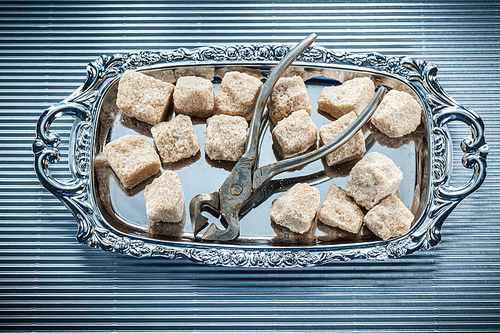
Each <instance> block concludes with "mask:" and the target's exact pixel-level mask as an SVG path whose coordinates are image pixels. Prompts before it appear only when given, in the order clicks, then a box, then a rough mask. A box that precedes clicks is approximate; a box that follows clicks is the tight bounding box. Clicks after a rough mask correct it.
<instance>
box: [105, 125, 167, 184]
mask: <svg viewBox="0 0 500 333" xmlns="http://www.w3.org/2000/svg"><path fill="white" fill-rule="evenodd" d="M104 154H105V155H106V157H107V159H108V162H109V165H110V166H111V168H112V169H113V170H114V172H115V173H116V175H117V176H118V178H119V179H120V181H121V183H122V185H123V187H124V188H127V189H129V188H132V187H134V186H135V185H137V184H139V183H140V182H142V181H143V180H146V179H147V178H149V177H151V176H152V175H154V174H156V173H157V172H158V171H159V170H160V166H161V163H160V158H159V157H158V155H157V154H156V151H155V149H154V147H153V145H152V144H151V143H150V142H149V141H148V140H147V139H146V138H145V137H142V136H139V135H126V136H123V137H121V138H119V139H116V140H114V141H111V142H110V143H108V144H107V145H106V146H105V147H104Z"/></svg>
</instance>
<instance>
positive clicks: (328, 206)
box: [318, 184, 364, 234]
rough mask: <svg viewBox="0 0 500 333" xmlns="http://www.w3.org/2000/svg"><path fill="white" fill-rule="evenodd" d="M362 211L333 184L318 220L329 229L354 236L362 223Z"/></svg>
mask: <svg viewBox="0 0 500 333" xmlns="http://www.w3.org/2000/svg"><path fill="white" fill-rule="evenodd" d="M363 217H364V214H363V211H362V210H361V208H360V207H359V206H358V205H357V204H356V202H355V201H354V200H353V199H352V198H351V197H349V196H348V195H347V193H346V192H345V191H344V190H343V189H341V188H340V187H338V186H337V185H335V184H332V185H331V186H330V189H329V190H328V194H327V195H326V198H325V201H324V202H323V205H322V206H321V209H320V210H319V213H318V219H319V220H320V221H321V222H322V223H324V224H326V225H328V226H331V227H336V228H340V229H342V230H345V231H348V232H350V233H353V234H356V233H358V232H359V229H360V228H361V224H362V223H363Z"/></svg>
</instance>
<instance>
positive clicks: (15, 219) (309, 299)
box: [0, 0, 500, 332]
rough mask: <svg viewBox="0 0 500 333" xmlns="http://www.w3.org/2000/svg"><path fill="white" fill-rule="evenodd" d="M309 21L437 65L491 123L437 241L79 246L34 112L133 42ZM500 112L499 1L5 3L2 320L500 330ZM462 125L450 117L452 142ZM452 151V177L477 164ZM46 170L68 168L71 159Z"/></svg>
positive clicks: (278, 29)
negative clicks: (223, 252)
mask: <svg viewBox="0 0 500 333" xmlns="http://www.w3.org/2000/svg"><path fill="white" fill-rule="evenodd" d="M310 32H316V33H317V34H318V35H319V39H318V41H317V44H320V45H323V46H326V47H329V48H335V49H342V50H351V51H357V52H364V51H378V52H380V53H383V54H387V55H409V56H413V57H416V58H420V59H425V60H428V61H430V62H433V63H435V64H437V65H438V67H439V68H440V70H439V78H440V82H441V83H442V85H443V86H444V87H445V89H446V90H447V91H448V92H449V94H450V95H451V96H453V97H454V98H455V99H456V100H457V101H458V102H459V103H461V104H463V105H464V106H467V107H469V108H471V109H473V110H475V111H476V112H478V113H479V114H480V115H481V117H482V118H483V119H484V121H485V123H486V126H487V141H488V142H489V143H490V145H491V151H492V152H491V153H490V155H489V157H488V162H489V166H488V168H489V174H488V177H487V180H486V182H485V184H484V185H483V186H482V187H481V189H480V190H479V191H478V192H476V193H475V194H474V195H472V196H471V197H469V198H467V199H466V200H465V201H464V202H463V203H462V204H461V205H459V207H458V208H457V209H456V210H455V211H454V212H453V213H452V215H451V216H450V217H449V218H448V219H447V221H446V222H445V224H444V228H443V241H442V243H441V244H440V245H439V246H438V247H437V248H435V249H433V250H431V251H426V252H422V253H418V254H415V255H412V256H409V257H406V258H403V259H398V260H392V261H388V262H380V263H379V262H365V261H356V262H352V263H336V264H331V265H327V266H322V267H317V268H308V269H292V270H286V271H278V270H271V269H265V270H262V269H260V270H245V269H229V268H216V267H207V266H201V265H196V264H193V263H191V262H187V261H165V260H161V259H151V260H137V259H133V258H129V257H123V256H119V255H115V254H111V253H104V252H101V251H98V250H94V249H91V248H88V247H86V246H83V245H80V244H78V243H76V241H75V239H74V236H75V233H76V223H75V222H74V220H73V218H72V216H71V214H70V213H69V212H68V211H67V210H66V209H65V208H64V207H63V206H62V205H61V204H60V203H59V202H58V201H57V200H56V199H55V198H54V197H53V196H52V195H50V194H49V193H48V192H47V191H45V190H44V189H43V188H42V187H41V186H40V184H39V183H38V181H37V179H36V177H35V175H34V172H33V167H32V162H33V155H32V152H31V143H32V141H33V139H34V128H35V124H36V121H37V119H38V117H39V115H40V114H41V112H42V111H43V110H44V109H45V108H47V107H48V106H50V105H51V104H53V103H56V102H58V101H60V100H61V99H63V98H64V97H66V96H67V95H69V94H70V93H71V92H72V91H73V90H75V89H76V88H77V87H78V86H79V85H80V84H81V83H82V82H83V79H84V77H85V66H86V64H87V63H88V62H90V61H92V60H94V59H95V58H96V57H98V56H99V55H101V54H113V53H124V52H129V51H136V50H148V49H149V50H166V49H170V48H177V47H180V46H184V47H196V46H203V45H207V44H229V43H239V44H241V43H271V42H272V43H293V42H295V41H297V40H299V39H301V38H302V37H303V36H305V35H306V34H308V33H310ZM499 114H500V3H499V2H498V1H489V2H488V1H485V2H478V1H465V2H464V1H439V2H438V1H429V0H424V1H419V2H411V1H406V2H399V1H396V0H389V1H360V2H355V3H351V4H348V5H346V4H343V3H333V2H332V3H313V2H309V1H293V0H292V1H287V2H284V1H273V2H268V1H260V2H259V1H227V2H226V1H210V2H195V1H184V2H183V1H149V2H142V1H127V0H120V1H79V0H75V1H38V2H33V1H29V2H28V1H2V2H0V329H3V330H5V331H9V332H13V331H64V332H68V331H82V332H97V331H131V332H138V331H190V330H197V331H222V330H226V331H232V332H237V331H252V330H263V331H283V332H293V331H308V332H310V331H332V330H333V329H345V330H357V331H364V330H382V331H384V332H391V331H394V332H402V331H412V332H415V331H432V330H438V331H456V332H463V331H477V332H485V331H495V330H497V331H498V330H500V302H499V300H500V221H499V215H500V193H499V191H498V190H497V189H498V188H499V186H500V177H499V173H498V170H499V167H500V161H499V158H498V154H497V152H498V149H497V147H498V144H499V139H500V134H499V130H500V121H499V116H498V115H499ZM69 125H70V120H68V119H61V121H59V122H58V123H57V124H55V125H54V128H55V130H56V131H58V132H59V133H62V134H67V133H68V131H69ZM467 135H468V129H467V128H465V126H463V125H456V124H454V125H453V127H452V136H453V138H454V139H456V140H459V139H461V138H463V137H465V136H467ZM63 146H64V145H63ZM454 151H455V153H456V156H458V154H459V148H458V145H455V148H454ZM62 160H63V161H64V156H63V159H62ZM455 160H456V161H455V170H454V175H456V177H455V178H454V179H453V181H454V182H455V183H457V184H461V183H463V182H464V179H466V178H467V177H468V176H469V175H470V172H469V170H466V169H464V168H463V167H461V165H460V162H459V157H456V158H455ZM52 170H53V173H54V174H55V175H57V176H61V177H62V176H64V174H65V170H67V168H65V166H64V164H58V165H55V166H54V167H53V168H52ZM457 179H458V180H457Z"/></svg>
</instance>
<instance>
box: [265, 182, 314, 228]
mask: <svg viewBox="0 0 500 333" xmlns="http://www.w3.org/2000/svg"><path fill="white" fill-rule="evenodd" d="M318 208H319V190H318V189H317V188H314V187H311V186H309V185H307V184H303V183H297V184H295V185H294V186H293V187H292V188H291V189H289V190H288V191H286V192H285V194H283V195H281V196H280V197H279V198H278V199H276V200H275V201H274V202H273V204H272V206H271V220H272V221H274V223H276V224H278V225H281V226H283V227H286V228H288V229H290V230H291V231H293V232H296V233H299V234H303V233H305V232H306V231H308V230H309V229H310V228H311V224H312V222H313V220H314V217H315V216H316V212H317V210H318Z"/></svg>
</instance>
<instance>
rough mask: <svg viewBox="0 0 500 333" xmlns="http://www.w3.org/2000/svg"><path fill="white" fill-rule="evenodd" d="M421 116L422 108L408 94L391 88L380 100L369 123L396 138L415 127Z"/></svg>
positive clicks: (418, 123)
mask: <svg viewBox="0 0 500 333" xmlns="http://www.w3.org/2000/svg"><path fill="white" fill-rule="evenodd" d="M421 116H422V108H421V107H420V105H419V104H418V103H417V101H416V100H415V99H414V98H413V97H412V96H411V95H410V94H408V93H406V92H403V91H397V90H391V91H389V92H388V93H387V94H386V95H385V96H384V99H383V100H382V102H380V105H379V106H378V108H377V110H376V111H375V113H374V114H373V116H372V118H371V123H372V124H373V126H375V127H376V128H377V129H378V130H379V131H380V132H382V133H384V134H385V135H387V136H389V137H391V138H398V137H401V136H403V135H406V134H410V133H411V132H413V131H414V130H415V129H417V127H418V125H420V119H421Z"/></svg>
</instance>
